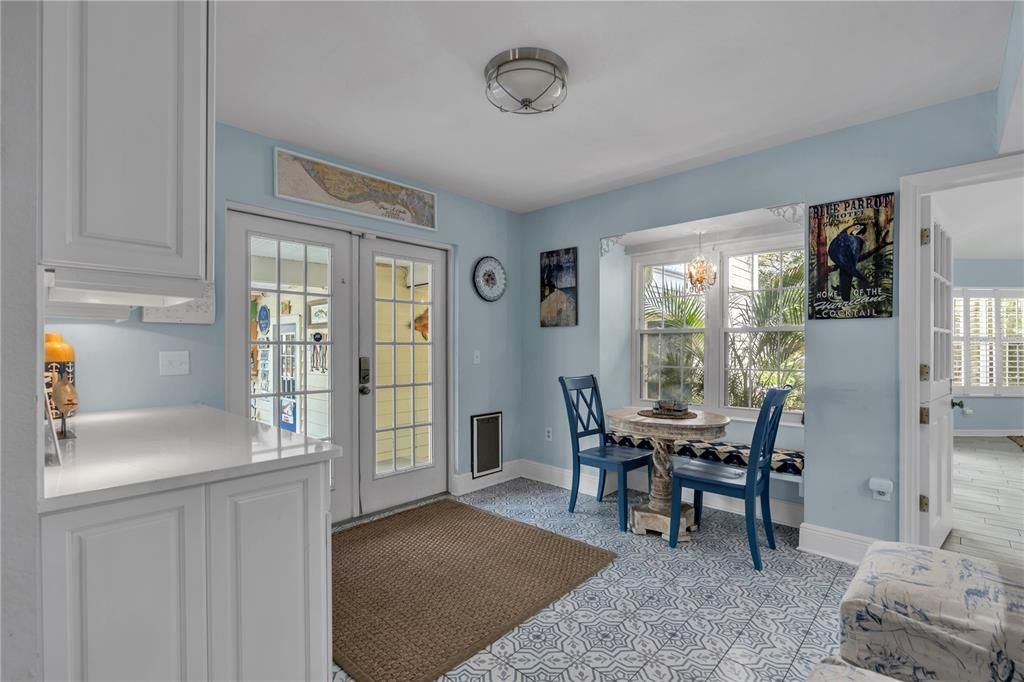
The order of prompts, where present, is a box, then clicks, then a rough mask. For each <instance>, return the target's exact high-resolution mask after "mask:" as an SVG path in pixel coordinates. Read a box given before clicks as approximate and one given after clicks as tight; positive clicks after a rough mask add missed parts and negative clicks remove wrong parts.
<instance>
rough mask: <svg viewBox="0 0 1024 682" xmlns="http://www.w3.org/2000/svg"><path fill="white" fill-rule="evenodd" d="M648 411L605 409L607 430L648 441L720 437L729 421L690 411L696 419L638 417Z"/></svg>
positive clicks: (716, 415) (643, 408)
mask: <svg viewBox="0 0 1024 682" xmlns="http://www.w3.org/2000/svg"><path fill="white" fill-rule="evenodd" d="M645 409H650V408H647V407H619V408H616V409H614V410H605V413H604V414H605V418H606V419H607V420H608V429H609V430H610V431H621V432H624V433H629V434H632V435H635V436H643V437H647V438H673V439H679V438H682V437H685V436H687V435H700V434H703V433H711V434H715V433H718V434H720V433H722V432H723V431H724V430H725V427H726V425H728V423H729V418H728V417H726V416H725V415H724V414H718V413H716V412H705V411H703V410H691V412H693V413H694V414H696V415H697V416H696V417H691V418H690V419H663V418H659V417H644V416H641V415H639V414H637V412H639V411H640V410H645Z"/></svg>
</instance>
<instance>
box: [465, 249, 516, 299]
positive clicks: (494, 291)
mask: <svg viewBox="0 0 1024 682" xmlns="http://www.w3.org/2000/svg"><path fill="white" fill-rule="evenodd" d="M507 284H508V278H507V276H506V274H505V266H504V265H502V264H501V261H499V260H498V259H497V258H495V257H494V256H484V257H483V258H481V259H480V260H478V261H477V262H476V265H474V266H473V288H474V289H476V293H477V295H478V296H479V297H480V298H482V299H484V300H485V301H489V302H492V303H493V302H494V301H497V300H498V299H499V298H501V297H502V295H503V294H504V293H505V287H506V286H507Z"/></svg>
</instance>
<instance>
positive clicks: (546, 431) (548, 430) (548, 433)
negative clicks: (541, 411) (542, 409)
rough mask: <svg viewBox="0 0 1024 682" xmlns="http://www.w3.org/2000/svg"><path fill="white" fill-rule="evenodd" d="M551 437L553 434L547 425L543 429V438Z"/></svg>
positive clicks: (548, 438) (549, 438)
mask: <svg viewBox="0 0 1024 682" xmlns="http://www.w3.org/2000/svg"><path fill="white" fill-rule="evenodd" d="M552 437H553V434H552V432H551V427H550V426H549V427H547V428H546V429H544V440H551V439H552Z"/></svg>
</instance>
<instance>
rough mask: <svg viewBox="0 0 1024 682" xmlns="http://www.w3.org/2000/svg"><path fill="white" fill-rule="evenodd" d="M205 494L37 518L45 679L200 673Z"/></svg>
mask: <svg viewBox="0 0 1024 682" xmlns="http://www.w3.org/2000/svg"><path fill="white" fill-rule="evenodd" d="M203 503H204V500H203V490H202V488H186V489H184V490H176V491H173V492H168V493H161V494H157V495H149V496H145V497H138V498H132V499H128V500H123V501H120V502H114V503H110V504H103V505H96V506H93V507H86V508H83V509H75V510H71V511H68V512H63V513H60V514H54V515H51V516H45V517H43V521H42V551H43V585H44V589H43V631H44V633H45V636H44V637H43V672H44V675H45V677H46V679H48V680H199V679H205V675H206V671H205V668H206V615H207V614H206V538H205V531H204V523H205V521H204V518H203V517H204V514H203Z"/></svg>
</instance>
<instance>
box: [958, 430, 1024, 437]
mask: <svg viewBox="0 0 1024 682" xmlns="http://www.w3.org/2000/svg"><path fill="white" fill-rule="evenodd" d="M953 435H954V436H993V437H996V436H1024V430H1022V429H956V430H955V431H953Z"/></svg>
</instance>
